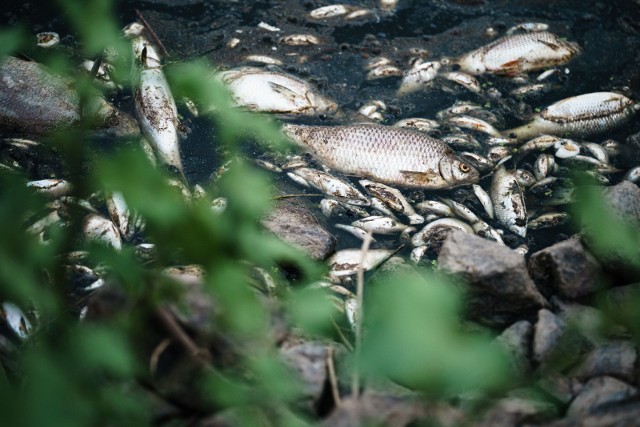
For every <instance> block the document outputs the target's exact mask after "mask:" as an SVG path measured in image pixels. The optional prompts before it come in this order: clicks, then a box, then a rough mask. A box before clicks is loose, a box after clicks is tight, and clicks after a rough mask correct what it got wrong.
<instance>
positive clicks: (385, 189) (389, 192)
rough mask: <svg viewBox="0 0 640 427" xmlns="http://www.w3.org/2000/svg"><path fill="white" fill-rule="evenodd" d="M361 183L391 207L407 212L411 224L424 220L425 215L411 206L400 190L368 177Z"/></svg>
mask: <svg viewBox="0 0 640 427" xmlns="http://www.w3.org/2000/svg"><path fill="white" fill-rule="evenodd" d="M360 185H362V186H363V187H364V188H365V189H366V190H367V191H368V192H369V194H371V195H372V196H375V197H377V198H378V199H380V200H381V201H382V202H383V203H384V204H385V205H386V206H388V207H389V208H390V209H392V210H394V211H396V212H400V213H403V214H405V215H406V216H407V218H409V223H410V224H412V225H415V224H422V223H423V222H424V217H423V216H422V215H418V214H417V213H416V211H415V210H414V209H413V206H411V204H410V203H409V201H408V200H407V199H406V198H405V197H404V196H403V195H402V193H401V192H400V191H399V190H397V189H395V188H392V187H389V186H387V185H384V184H380V183H378V182H373V181H369V180H367V179H362V180H360Z"/></svg>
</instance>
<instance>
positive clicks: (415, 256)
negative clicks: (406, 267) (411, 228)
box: [409, 246, 429, 264]
mask: <svg viewBox="0 0 640 427" xmlns="http://www.w3.org/2000/svg"><path fill="white" fill-rule="evenodd" d="M428 250H429V247H428V246H416V247H415V248H413V249H412V250H411V254H410V255H409V259H410V260H411V261H413V263H414V264H419V263H420V261H422V258H424V255H425V254H426V253H427V251H428Z"/></svg>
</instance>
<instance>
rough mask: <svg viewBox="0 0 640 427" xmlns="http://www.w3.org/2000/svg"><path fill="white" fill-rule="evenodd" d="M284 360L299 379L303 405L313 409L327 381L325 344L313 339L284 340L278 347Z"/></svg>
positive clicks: (326, 348)
mask: <svg viewBox="0 0 640 427" xmlns="http://www.w3.org/2000/svg"><path fill="white" fill-rule="evenodd" d="M280 352H281V354H282V356H283V358H284V360H285V362H286V363H287V364H288V365H289V366H290V367H291V368H293V370H294V372H295V374H296V377H297V379H298V380H299V381H300V383H301V385H302V387H301V390H300V391H301V399H302V400H303V402H305V404H304V406H306V407H307V409H309V410H310V412H312V411H313V409H314V408H316V407H317V405H318V403H319V402H320V398H321V397H322V392H323V390H324V387H325V383H326V382H327V355H328V354H329V347H328V346H327V344H324V343H321V342H314V341H307V342H305V341H300V342H285V343H284V344H283V346H282V347H281V348H280Z"/></svg>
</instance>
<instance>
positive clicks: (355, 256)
mask: <svg viewBox="0 0 640 427" xmlns="http://www.w3.org/2000/svg"><path fill="white" fill-rule="evenodd" d="M395 252H396V251H395V250H391V249H369V250H368V251H367V252H366V253H364V256H363V253H362V251H361V250H360V249H343V250H340V251H337V252H336V253H335V254H333V255H332V256H331V257H330V258H329V259H328V261H327V263H328V264H329V275H331V276H332V277H334V278H340V277H345V276H351V275H353V274H356V273H357V272H358V269H359V268H362V269H363V270H364V271H369V270H373V269H374V268H376V267H377V266H379V265H380V264H382V263H383V262H384V261H385V260H386V259H387V258H389V257H390V256H391V255H393V254H394V253H395ZM361 263H362V264H361Z"/></svg>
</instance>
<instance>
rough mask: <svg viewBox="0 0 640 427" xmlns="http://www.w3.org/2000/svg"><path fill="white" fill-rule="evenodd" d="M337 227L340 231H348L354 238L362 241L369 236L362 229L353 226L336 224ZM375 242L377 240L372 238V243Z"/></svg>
mask: <svg viewBox="0 0 640 427" xmlns="http://www.w3.org/2000/svg"><path fill="white" fill-rule="evenodd" d="M335 227H336V228H339V229H340V230H344V231H346V232H347V233H349V234H351V235H352V236H355V237H357V238H358V239H360V240H364V239H366V238H367V235H368V234H369V233H368V232H366V231H364V230H363V229H362V228H360V227H355V226H353V225H345V224H336V225H335ZM375 240H376V239H374V238H371V241H372V242H375Z"/></svg>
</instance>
